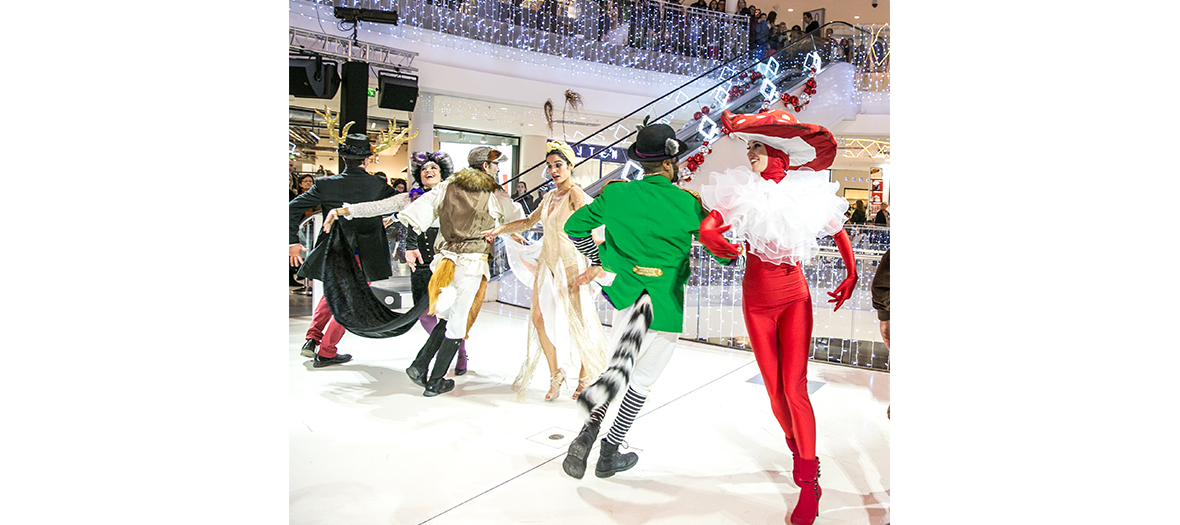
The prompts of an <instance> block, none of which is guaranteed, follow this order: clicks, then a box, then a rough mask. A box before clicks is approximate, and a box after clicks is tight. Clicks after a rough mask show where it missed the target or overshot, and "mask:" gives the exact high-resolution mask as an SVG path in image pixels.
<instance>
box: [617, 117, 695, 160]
mask: <svg viewBox="0 0 1180 525" xmlns="http://www.w3.org/2000/svg"><path fill="white" fill-rule="evenodd" d="M686 153H688V144H686V143H685V142H684V141H683V140H680V139H678V138H676V132H675V131H673V130H672V126H669V125H667V124H652V125H650V126H649V125H647V119H646V118H645V119H643V127H642V128H640V129H639V134H638V135H636V136H635V143H634V144H632V145H631V147H630V148H627V158H629V159H631V160H634V161H636V162H659V161H662V160H664V159H676V158H679V157H680V156H681V155H684V154H686Z"/></svg>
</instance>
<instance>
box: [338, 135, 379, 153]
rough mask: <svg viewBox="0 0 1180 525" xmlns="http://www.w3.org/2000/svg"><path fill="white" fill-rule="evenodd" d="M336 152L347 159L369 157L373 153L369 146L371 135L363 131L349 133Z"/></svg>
mask: <svg viewBox="0 0 1180 525" xmlns="http://www.w3.org/2000/svg"><path fill="white" fill-rule="evenodd" d="M336 153H338V154H339V155H340V156H341V157H344V158H346V159H367V158H369V157H370V156H372V155H373V150H372V148H371V147H370V146H369V137H368V136H367V135H363V134H361V133H349V134H348V136H346V137H344V142H341V143H340V146H338V147H337V148H336Z"/></svg>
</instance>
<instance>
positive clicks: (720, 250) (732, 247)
mask: <svg viewBox="0 0 1180 525" xmlns="http://www.w3.org/2000/svg"><path fill="white" fill-rule="evenodd" d="M724 223H725V218H724V217H722V216H721V213H720V212H718V211H717V210H713V211H711V212H709V216H708V217H705V220H703V221H701V226H700V233H699V234H698V235H697V236H698V237H699V238H700V240H701V244H703V245H705V248H708V249H709V252H710V253H712V254H713V255H716V256H718V257H724V258H726V259H733V258H734V257H737V256H738V254H739V253H741V249H742V247H741V246H739V245H737V244H730V243H729V241H726V240H725V238H724V237H722V236H721V234H722V233H725V230H728V229H730V228H731V227H732V226H733V225H729V226H722V224H724Z"/></svg>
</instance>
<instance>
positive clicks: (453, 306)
mask: <svg viewBox="0 0 1180 525" xmlns="http://www.w3.org/2000/svg"><path fill="white" fill-rule="evenodd" d="M483 279H484V274H483V272H479V271H472V269H470V268H465V267H464V266H462V265H458V264H456V265H455V277H454V278H453V279H451V284H450V285H448V286H447V287H445V288H443V289H442V290H440V291H439V296H438V302H436V303H435V309H436V310H437V312H436V313H437V314H438V317H439V318H440V319H446V320H447V331H446V337H447V339H463V338H464V337H467V318H468V316H469V314H470V312H471V306H472V304H474V303H475V294H476V293H477V292H479V284H480V282H481V281H483ZM448 296H450V297H454V300H453V302H451V301H446V299H449V298H450V297H448ZM446 302H450V304H445V303H446Z"/></svg>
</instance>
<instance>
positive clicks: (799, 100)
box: [682, 67, 819, 182]
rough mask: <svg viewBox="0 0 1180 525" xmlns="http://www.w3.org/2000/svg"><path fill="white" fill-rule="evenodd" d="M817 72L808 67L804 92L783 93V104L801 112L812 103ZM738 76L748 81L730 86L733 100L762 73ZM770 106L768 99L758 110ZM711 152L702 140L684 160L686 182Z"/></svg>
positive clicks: (696, 117)
mask: <svg viewBox="0 0 1180 525" xmlns="http://www.w3.org/2000/svg"><path fill="white" fill-rule="evenodd" d="M816 73H817V71H816V69H815V68H814V67H809V68H807V82H805V83H804V84H803V93H800V94H799V96H795V95H791V94H790V93H783V94H782V96H781V97H779V99H780V100H782V102H783V105H785V106H787V108H788V109H794V110H795V112H796V113H800V112H802V111H803V110H805V109H807V105H808V104H810V103H811V97H812V96H814V95H815V94H816V93H818V90H817V89H816V86H818V85H819V84H818V83H817V82H816V81H815V75H816ZM738 78H739V79H741V80H746V82H744V83H742V84H735V85H733V86H731V87H730V88H729V93H728V95H729V99H728V100H733V99H735V98H737V97H740V96H742V95H743V94H745V93H746V92H747V91H749V90H750V89H751V88H753V86H754V85H755V84H756V83H757V82H758V81H759V80H761V79H762V73H759V72H757V71H753V72H749V73H742V74H741V75H740V76H739V77H738ZM770 106H771V102H770V101H769V100H767V101H765V102H763V103H762V108H761V109H759V110H758V112H759V113H765V112H767V111H770ZM712 109H713V107H712V106H705V107H703V108H701V110H700V111H698V112H696V113H694V114H693V119H694V120H700V119H701V117H704V116H707V115H708V114H709V111H711V110H712ZM721 134H722V135H729V130H728V129H722V130H721ZM711 153H713V148H711V147H709V141H708V140H706V141H704V142H702V143H701V147H700V148H698V149H697V152H696V153H694V154H692V155H690V156H688V157H687V158H686V159H685V160H684V165H685V169H686V172H685V174H684V177H682V180H684V182H689V181H691V180H692V177H693V175H695V174H696V171H697V168H700V167H701V164H704V163H705V157H706V156H708V155H709V154H711Z"/></svg>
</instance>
